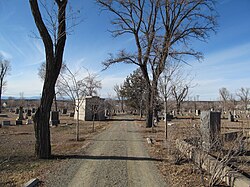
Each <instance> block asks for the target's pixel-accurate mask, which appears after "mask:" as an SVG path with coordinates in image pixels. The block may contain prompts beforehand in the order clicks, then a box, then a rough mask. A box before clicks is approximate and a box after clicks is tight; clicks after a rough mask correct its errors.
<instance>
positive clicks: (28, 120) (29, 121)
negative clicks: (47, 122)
mask: <svg viewBox="0 0 250 187" xmlns="http://www.w3.org/2000/svg"><path fill="white" fill-rule="evenodd" d="M32 123H33V120H32V119H27V120H26V123H25V124H26V125H30V124H32Z"/></svg>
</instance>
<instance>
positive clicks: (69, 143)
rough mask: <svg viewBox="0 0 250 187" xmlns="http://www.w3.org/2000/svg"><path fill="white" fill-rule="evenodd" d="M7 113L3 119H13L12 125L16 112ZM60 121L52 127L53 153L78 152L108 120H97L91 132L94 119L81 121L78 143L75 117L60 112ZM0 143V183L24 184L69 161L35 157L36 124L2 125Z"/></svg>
mask: <svg viewBox="0 0 250 187" xmlns="http://www.w3.org/2000/svg"><path fill="white" fill-rule="evenodd" d="M8 116H9V117H8V118H1V120H10V121H11V124H14V122H15V118H16V117H17V115H15V114H13V113H8ZM60 121H61V124H60V125H59V126H58V127H52V128H50V130H51V147H52V154H53V155H67V154H75V153H77V152H79V151H81V150H83V148H84V147H86V146H87V145H88V142H89V141H88V139H89V138H91V137H92V136H94V135H95V134H97V133H99V132H100V131H102V130H104V129H106V128H108V122H95V132H92V122H81V123H80V138H81V141H78V142H76V141H75V123H74V122H75V121H74V120H73V118H71V117H69V116H68V115H61V116H60ZM67 124H70V125H67ZM0 142H1V143H0V186H22V184H24V183H26V182H27V181H29V180H30V179H31V178H35V177H38V178H42V177H43V176H44V175H45V174H46V173H48V172H50V171H51V170H53V169H55V168H57V166H59V165H60V164H62V162H67V160H57V159H51V160H42V159H40V160H39V159H36V158H35V156H34V145H35V136H34V127H33V125H22V126H4V127H2V128H0Z"/></svg>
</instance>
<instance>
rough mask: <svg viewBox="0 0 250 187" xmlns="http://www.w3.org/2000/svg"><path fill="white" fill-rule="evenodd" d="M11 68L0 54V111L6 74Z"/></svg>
mask: <svg viewBox="0 0 250 187" xmlns="http://www.w3.org/2000/svg"><path fill="white" fill-rule="evenodd" d="M10 70H11V66H10V62H9V61H8V60H6V59H4V57H3V56H2V55H1V54H0V113H1V112H2V94H3V91H4V87H5V86H6V84H7V82H6V76H7V75H8V73H9V72H10Z"/></svg>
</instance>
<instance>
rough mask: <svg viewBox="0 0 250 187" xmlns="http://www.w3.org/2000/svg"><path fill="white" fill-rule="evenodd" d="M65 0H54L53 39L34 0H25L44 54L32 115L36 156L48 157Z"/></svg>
mask: <svg viewBox="0 0 250 187" xmlns="http://www.w3.org/2000/svg"><path fill="white" fill-rule="evenodd" d="M67 2H68V1H67V0H55V1H54V3H55V5H56V6H57V17H56V24H55V25H54V27H55V28H56V31H57V32H56V35H55V38H56V40H54V41H53V40H52V38H53V37H52V36H51V34H50V33H49V29H48V27H46V25H45V23H44V20H43V18H42V15H41V12H40V9H39V5H38V2H37V0H29V3H30V8H31V11H32V15H33V18H34V21H35V24H36V27H37V29H38V31H39V34H40V36H41V38H42V41H43V44H44V47H45V55H46V73H45V79H44V84H43V90H42V97H41V101H40V105H39V107H38V110H37V111H36V113H35V116H34V123H35V137H36V145H35V152H36V156H37V157H38V158H50V157H51V143H50V129H49V116H50V114H49V112H50V110H51V105H52V102H53V98H54V95H55V84H56V80H57V78H58V75H59V73H60V69H61V66H62V61H63V53H64V47H65V42H66V7H67Z"/></svg>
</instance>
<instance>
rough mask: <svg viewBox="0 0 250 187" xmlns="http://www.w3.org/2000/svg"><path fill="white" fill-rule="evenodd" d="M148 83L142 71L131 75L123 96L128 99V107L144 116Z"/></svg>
mask: <svg viewBox="0 0 250 187" xmlns="http://www.w3.org/2000/svg"><path fill="white" fill-rule="evenodd" d="M145 93H146V81H145V80H144V78H143V75H142V72H141V70H140V69H137V70H135V71H134V72H133V73H131V74H130V75H129V76H128V77H127V78H126V80H125V81H124V83H123V87H122V91H121V94H122V96H123V97H124V98H126V106H129V107H131V108H134V109H137V110H139V111H140V113H141V114H142V109H143V108H145V107H144V106H145Z"/></svg>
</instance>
